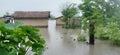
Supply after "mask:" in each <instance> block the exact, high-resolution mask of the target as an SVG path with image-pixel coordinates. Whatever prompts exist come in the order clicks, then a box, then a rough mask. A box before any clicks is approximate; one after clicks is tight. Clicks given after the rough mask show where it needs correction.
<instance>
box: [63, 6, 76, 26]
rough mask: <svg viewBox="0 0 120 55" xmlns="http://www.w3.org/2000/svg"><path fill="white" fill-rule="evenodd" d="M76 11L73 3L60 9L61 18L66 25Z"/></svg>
mask: <svg viewBox="0 0 120 55" xmlns="http://www.w3.org/2000/svg"><path fill="white" fill-rule="evenodd" d="M77 13H78V11H77V8H76V7H75V4H70V5H69V6H68V7H66V8H64V9H63V10H62V15H63V19H62V21H64V22H65V24H66V25H68V24H70V19H71V18H72V17H74V16H75V15H76V14H77Z"/></svg>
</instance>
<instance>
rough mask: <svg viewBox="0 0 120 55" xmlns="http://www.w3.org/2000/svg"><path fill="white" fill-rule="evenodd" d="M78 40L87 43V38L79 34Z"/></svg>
mask: <svg viewBox="0 0 120 55" xmlns="http://www.w3.org/2000/svg"><path fill="white" fill-rule="evenodd" d="M77 40H78V41H86V36H85V35H82V34H79V35H78V37H77Z"/></svg>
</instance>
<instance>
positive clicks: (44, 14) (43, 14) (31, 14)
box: [13, 11, 50, 19]
mask: <svg viewBox="0 0 120 55" xmlns="http://www.w3.org/2000/svg"><path fill="white" fill-rule="evenodd" d="M49 17H50V11H16V12H15V13H14V14H13V18H15V19H19V18H20V19H26V18H34V19H35V18H49Z"/></svg>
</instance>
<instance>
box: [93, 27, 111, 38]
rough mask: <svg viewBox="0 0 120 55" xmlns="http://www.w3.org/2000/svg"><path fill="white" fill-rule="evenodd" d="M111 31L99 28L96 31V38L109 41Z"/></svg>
mask: <svg viewBox="0 0 120 55" xmlns="http://www.w3.org/2000/svg"><path fill="white" fill-rule="evenodd" d="M108 32H109V29H107V28H105V27H97V28H96V30H95V37H96V38H99V39H102V40H109V34H108Z"/></svg>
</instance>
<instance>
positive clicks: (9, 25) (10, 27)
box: [5, 22, 22, 30]
mask: <svg viewBox="0 0 120 55" xmlns="http://www.w3.org/2000/svg"><path fill="white" fill-rule="evenodd" d="M19 26H22V23H20V22H16V23H15V24H13V23H8V24H6V25H5V28H6V29H9V30H13V29H15V28H17V27H19Z"/></svg>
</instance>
